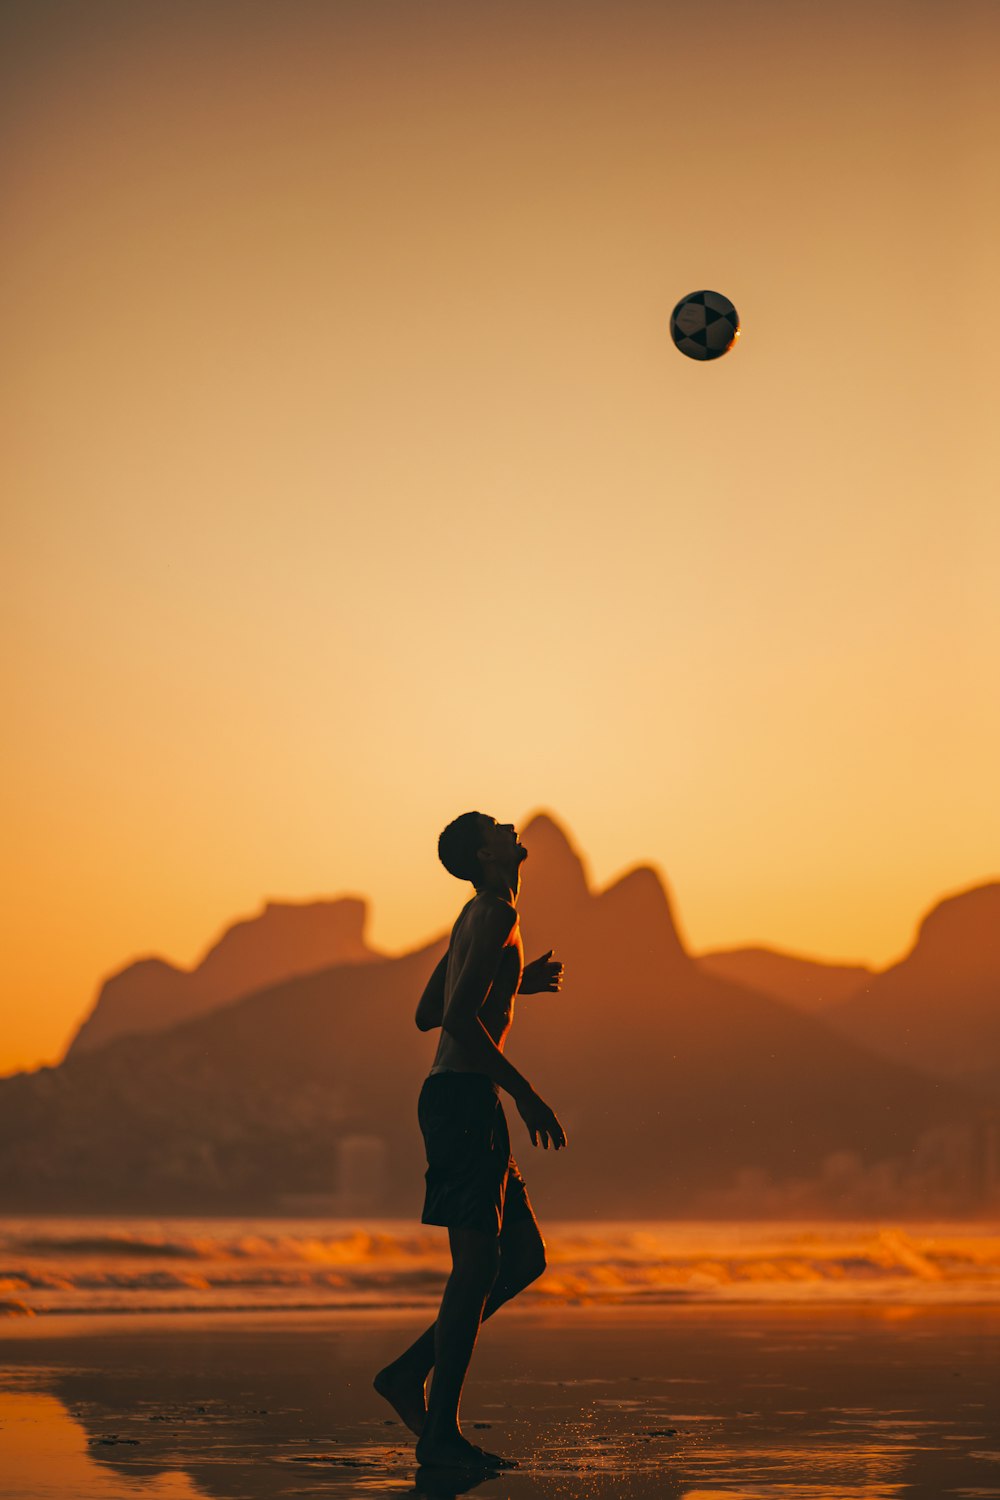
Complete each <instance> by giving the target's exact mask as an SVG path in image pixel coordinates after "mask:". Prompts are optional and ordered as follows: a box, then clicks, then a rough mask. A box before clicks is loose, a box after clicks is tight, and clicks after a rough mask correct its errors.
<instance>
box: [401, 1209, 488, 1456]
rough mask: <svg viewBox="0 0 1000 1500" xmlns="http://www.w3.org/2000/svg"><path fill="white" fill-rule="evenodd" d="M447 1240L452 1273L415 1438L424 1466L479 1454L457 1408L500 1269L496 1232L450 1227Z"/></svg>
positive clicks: (438, 1316) (443, 1303)
mask: <svg viewBox="0 0 1000 1500" xmlns="http://www.w3.org/2000/svg"><path fill="white" fill-rule="evenodd" d="M448 1238H449V1240H450V1242H451V1275H450V1276H449V1277H448V1281H447V1284H446V1285H445V1289H444V1296H443V1297H442V1298H441V1309H440V1311H439V1312H438V1315H437V1322H436V1323H435V1325H434V1380H433V1382H432V1384H431V1394H430V1400H429V1401H428V1403H427V1420H426V1421H425V1423H424V1427H423V1431H422V1432H421V1434H420V1438H419V1440H418V1442H417V1461H418V1462H419V1463H422V1464H424V1463H426V1464H434V1463H456V1462H461V1461H462V1460H463V1459H464V1460H465V1461H466V1462H468V1461H469V1460H470V1459H471V1458H472V1457H473V1456H474V1454H475V1453H476V1452H477V1450H476V1448H475V1447H474V1445H473V1444H472V1443H468V1442H466V1440H465V1439H464V1438H463V1437H462V1433H461V1430H460V1428H459V1425H458V1408H459V1403H460V1401H461V1399H462V1386H463V1385H464V1384H465V1376H466V1373H467V1371H468V1368H469V1362H470V1360H471V1359H472V1351H473V1349H474V1348H475V1347H476V1339H477V1337H478V1335H479V1325H480V1323H481V1321H482V1316H483V1308H484V1307H485V1305H486V1299H487V1297H488V1296H489V1294H490V1291H491V1289H492V1287H493V1284H494V1282H495V1281H496V1278H497V1272H498V1271H499V1269H500V1247H499V1245H498V1243H497V1238H496V1236H495V1235H491V1234H485V1233H483V1232H482V1231H481V1230H478V1229H449V1230H448Z"/></svg>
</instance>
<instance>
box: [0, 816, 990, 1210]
mask: <svg viewBox="0 0 1000 1500" xmlns="http://www.w3.org/2000/svg"><path fill="white" fill-rule="evenodd" d="M522 837H523V841H524V843H525V845H526V847H527V848H528V850H529V858H528V860H527V862H526V864H525V867H524V872H523V879H524V888H523V892H522V897H521V903H520V906H521V913H522V930H523V934H524V940H525V945H526V949H527V956H528V957H529V958H530V957H533V956H535V955H537V954H538V953H540V952H542V951H544V950H545V949H547V948H549V947H554V948H555V950H556V953H557V954H558V956H560V957H561V958H562V959H563V960H564V962H565V964H566V979H565V984H564V988H563V990H562V992H561V993H560V994H556V995H537V996H536V995H526V996H522V997H520V998H519V999H518V1001H517V1022H516V1026H515V1029H514V1032H513V1033H512V1036H511V1041H510V1044H509V1048H508V1050H509V1054H510V1056H511V1057H512V1059H513V1060H514V1061H515V1062H516V1063H517V1064H518V1066H519V1067H520V1068H521V1069H522V1070H523V1071H524V1072H525V1073H526V1074H527V1075H528V1076H529V1077H530V1079H531V1080H532V1082H533V1084H534V1085H535V1087H536V1088H537V1089H538V1090H539V1092H540V1093H541V1094H542V1095H543V1097H545V1098H547V1099H548V1100H549V1102H550V1103H551V1104H552V1105H553V1106H554V1107H555V1109H556V1110H557V1112H558V1113H559V1115H560V1118H561V1119H562V1120H563V1123H564V1124H565V1125H566V1127H567V1130H568V1132H569V1136H570V1145H569V1148H568V1149H567V1150H566V1151H565V1152H559V1153H558V1154H557V1153H555V1152H552V1151H549V1152H543V1151H541V1150H536V1151H533V1150H532V1148H531V1146H530V1143H529V1142H528V1139H527V1135H526V1132H525V1130H524V1127H523V1125H522V1123H521V1121H520V1120H519V1118H518V1116H517V1112H516V1107H515V1106H514V1104H513V1102H512V1101H511V1100H510V1099H509V1097H505V1105H506V1108H507V1113H508V1117H509V1119H510V1122H511V1132H512V1138H513V1144H514V1151H515V1153H516V1155H517V1156H518V1158H519V1160H520V1162H521V1165H522V1167H523V1169H524V1171H525V1174H526V1176H527V1177H528V1180H529V1184H530V1185H531V1189H532V1195H533V1198H534V1199H535V1202H536V1206H537V1208H538V1210H539V1212H540V1213H542V1214H543V1215H549V1216H552V1215H561V1216H565V1217H571V1218H582V1219H589V1218H625V1217H634V1216H639V1217H643V1216H648V1217H657V1216H667V1217H669V1216H674V1215H679V1214H695V1215H697V1214H698V1213H700V1212H704V1213H711V1212H713V1211H716V1210H717V1211H719V1212H720V1213H721V1212H729V1211H732V1210H733V1208H734V1205H735V1207H736V1210H737V1211H738V1212H741V1213H746V1214H750V1215H751V1216H753V1215H767V1214H768V1213H774V1214H780V1213H781V1212H782V1211H783V1210H788V1211H791V1212H795V1213H797V1212H802V1211H806V1212H824V1211H825V1212H833V1213H837V1212H843V1213H847V1214H854V1213H858V1212H873V1211H874V1212H877V1211H880V1209H882V1210H884V1211H886V1212H889V1211H914V1210H916V1209H919V1207H920V1206H921V1205H925V1206H928V1207H929V1208H930V1209H931V1210H932V1211H943V1210H946V1209H947V1205H948V1204H954V1205H957V1204H961V1205H964V1206H965V1207H969V1206H970V1205H971V1206H975V1204H976V1203H978V1201H979V1196H981V1193H982V1188H983V1183H982V1180H981V1178H982V1171H981V1156H982V1151H981V1144H982V1142H981V1138H980V1137H981V1125H980V1120H981V1115H980V1113H979V1112H981V1110H982V1108H983V1104H984V1101H983V1100H982V1099H981V1098H979V1097H973V1096H971V1095H970V1094H969V1092H968V1091H967V1090H965V1089H959V1088H957V1087H954V1086H952V1085H949V1084H947V1083H944V1082H940V1081H937V1082H936V1081H933V1080H931V1079H929V1078H928V1077H927V1076H926V1075H922V1074H920V1073H918V1072H915V1071H914V1070H912V1069H911V1068H908V1067H904V1066H901V1065H899V1064H897V1063H892V1062H889V1061H887V1060H884V1059H882V1058H880V1057H878V1056H876V1055H874V1054H873V1053H871V1052H869V1051H867V1050H865V1049H863V1048H862V1047H860V1046H859V1045H857V1044H856V1043H855V1042H853V1041H851V1040H849V1039H847V1038H844V1037H841V1036H839V1035H836V1034H834V1033H832V1032H831V1031H830V1030H829V1028H828V1027H827V1026H826V1025H825V1023H823V1022H822V1021H820V1020H817V1019H815V1018H813V1017H811V1016H808V1015H804V1014H802V1013H801V1011H799V1010H797V1009H796V1008H795V1007H793V1006H791V1005H789V1004H787V1003H785V1002H782V1001H780V1000H778V999H776V998H774V997H773V996H769V995H764V994H760V993H757V992H755V991H753V990H751V989H748V988H746V987H744V986H740V985H735V984H732V983H729V982H727V981H724V980H722V979H719V978H717V977H715V976H714V975H712V974H711V973H707V972H706V971H705V970H704V969H703V968H702V967H701V966H700V965H699V964H698V963H697V962H695V961H694V960H693V959H691V958H690V957H689V955H688V954H687V953H686V951H685V949H684V946H683V943H682V941H681V938H680V936H679V933H678V930H677V924H676V921H675V918H674V914H673V910H672V903H671V899H670V896H669V894H668V891H667V890H666V888H665V886H664V884H663V882H662V880H661V879H660V878H659V876H658V875H657V874H656V872H655V871H654V870H652V869H650V868H648V867H639V868H637V869H635V870H633V871H632V872H630V873H629V874H626V875H625V876H624V877H623V878H622V879H620V880H619V881H617V882H615V883H614V884H613V885H612V886H610V887H608V888H607V889H606V890H603V891H599V892H595V891H593V890H592V889H591V888H590V886H589V883H588V881H587V878H586V872H585V870H584V868H583V864H582V861H581V860H580V858H579V856H578V854H577V853H576V851H575V850H574V849H573V847H572V845H571V844H570V842H569V840H568V839H567V838H566V836H565V835H564V834H563V832H562V831H561V830H560V829H559V827H558V825H557V824H556V823H555V822H554V821H553V820H552V819H551V818H550V817H548V816H545V815H542V816H539V817H537V818H535V819H534V820H533V821H532V822H531V823H530V824H529V825H528V826H527V827H526V828H525V829H524V831H523V834H522ZM455 895H456V903H455V905H456V912H457V910H458V908H459V906H460V904H461V902H462V901H463V900H464V899H465V895H466V889H465V888H463V887H461V886H459V885H458V884H457V883H456V887H455ZM443 951H444V939H440V940H438V941H436V942H434V943H432V944H430V945H429V946H428V947H426V948H424V949H422V950H420V951H418V952H415V953H412V954H410V955H407V956H405V957H402V958H396V959H381V960H374V961H370V962H368V963H364V964H348V965H345V964H339V965H337V966H336V967H333V968H328V969H325V970H322V971H319V972H316V973H312V974H308V975H306V976H303V977H298V978H292V979H285V980H282V981H281V982H280V983H278V984H275V985H273V986H271V987H270V988H266V989H257V990H256V991H255V992H254V993H252V994H249V995H246V996H244V997H243V998H241V999H237V1000H235V1001H232V1002H231V1003H229V1004H228V1005H226V1006H224V1007H218V1006H216V1007H215V1008H213V1009H212V1010H211V1011H209V1012H208V1013H207V1014H203V1015H200V1016H197V1017H194V1018H191V1019H189V1020H187V1021H184V1022H182V1023H180V1024H177V1025H175V1026H173V1027H172V1028H170V1029H169V1030H167V1031H164V1032H161V1033H159V1034H157V1035H156V1036H149V1035H136V1034H133V1035H130V1036H120V1037H118V1038H116V1039H114V1040H112V1041H110V1042H109V1043H107V1044H106V1045H105V1046H103V1047H101V1048H99V1049H96V1050H91V1051H86V1050H81V1051H80V1052H78V1053H75V1054H74V1055H73V1056H71V1057H70V1058H68V1059H67V1061H66V1062H65V1063H63V1064H62V1065H61V1066H60V1067H58V1068H54V1069H51V1068H49V1069H41V1070H39V1071H38V1072H37V1073H33V1074H19V1075H16V1076H15V1077H13V1078H10V1079H6V1080H0V1198H2V1201H3V1202H4V1204H5V1206H6V1207H7V1209H8V1211H9V1212H27V1211H38V1210H45V1209H59V1210H62V1211H77V1212H82V1211H87V1210H89V1211H109V1212H116V1211H117V1212H122V1211H129V1210H131V1211H147V1212H192V1213H194V1212H220V1213H221V1212H241V1213H242V1212H247V1213H250V1212H255V1213H256V1212H259V1213H266V1212H276V1211H278V1212H280V1211H282V1210H287V1211H290V1212H301V1211H303V1210H304V1209H305V1208H308V1207H309V1206H310V1205H314V1206H315V1207H316V1209H317V1211H324V1212H345V1213H353V1212H369V1213H372V1214H402V1215H405V1216H416V1215H417V1214H418V1212H419V1205H420V1201H421V1194H422V1187H423V1170H424V1161H423V1156H422V1143H421V1140H420V1136H419V1132H418V1130H417V1125H416V1116H415V1110H416V1099H417V1094H418V1092H419V1089H420V1084H421V1081H422V1079H423V1077H424V1076H425V1074H426V1071H427V1067H428V1064H429V1062H430V1059H431V1057H432V1056H433V1052H434V1048H435V1046H436V1041H437V1036H436V1034H432V1035H430V1036H427V1035H424V1034H421V1033H419V1032H417V1030H416V1028H415V1026H414V1024H413V1011H414V1008H415V1005H416V1001H417V998H418V997H419V994H420V991H421V988H422V986H423V983H424V982H425V979H426V977H427V975H428V974H429V973H430V970H431V968H432V967H433V965H434V963H435V962H436V960H437V958H438V957H439V955H440V954H441V953H442V952H443ZM977 1131H979V1132H980V1133H979V1134H977Z"/></svg>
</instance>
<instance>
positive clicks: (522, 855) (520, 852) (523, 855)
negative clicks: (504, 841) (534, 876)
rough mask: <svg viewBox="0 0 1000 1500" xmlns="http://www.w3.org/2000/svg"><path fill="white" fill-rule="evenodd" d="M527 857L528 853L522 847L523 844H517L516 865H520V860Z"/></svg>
mask: <svg viewBox="0 0 1000 1500" xmlns="http://www.w3.org/2000/svg"><path fill="white" fill-rule="evenodd" d="M527 857H528V851H527V849H526V848H525V847H524V845H523V844H518V846H517V858H518V863H520V862H521V861H522V860H525V859H527Z"/></svg>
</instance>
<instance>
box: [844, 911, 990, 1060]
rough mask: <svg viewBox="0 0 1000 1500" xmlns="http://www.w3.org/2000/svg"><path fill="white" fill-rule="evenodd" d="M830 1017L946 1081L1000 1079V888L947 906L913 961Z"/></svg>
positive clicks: (936, 914)
mask: <svg viewBox="0 0 1000 1500" xmlns="http://www.w3.org/2000/svg"><path fill="white" fill-rule="evenodd" d="M826 1016H827V1020H828V1021H829V1023H830V1025H831V1026H833V1027H835V1028H836V1030H837V1031H838V1032H839V1033H841V1034H842V1035H844V1036H847V1037H850V1038H851V1039H852V1040H854V1041H856V1042H858V1043H859V1044H860V1045H861V1046H864V1047H869V1048H871V1049H872V1050H873V1051H875V1052H878V1053H880V1054H881V1055H882V1056H883V1057H888V1058H892V1059H893V1060H894V1061H897V1062H904V1063H907V1064H909V1065H910V1066H912V1067H916V1068H922V1069H924V1070H926V1071H927V1072H928V1073H933V1074H935V1075H937V1076H939V1077H942V1078H950V1079H960V1078H970V1079H971V1078H978V1079H980V1081H984V1080H987V1079H989V1078H990V1077H995V1078H997V1079H1000V882H990V883H988V884H986V885H980V886H974V887H973V888H972V889H971V890H967V891H962V892H960V893H959V894H957V895H954V896H949V897H947V898H946V899H945V900H943V901H940V902H939V903H938V904H937V905H936V906H935V907H934V908H933V910H932V911H931V912H929V913H928V915H927V916H926V917H925V918H924V919H923V921H922V922H921V924H920V928H919V930H918V933H917V938H916V941H915V943H914V945H913V947H912V949H911V950H910V952H909V953H908V954H907V955H906V957H905V958H904V959H903V960H902V961H901V962H900V963H898V964H894V965H893V967H892V968H891V969H886V970H885V971H884V972H883V973H881V974H875V975H873V976H872V978H871V979H870V980H869V981H868V982H867V983H866V984H865V985H864V986H863V987H862V989H861V990H860V991H859V992H858V993H857V994H855V995H852V996H850V997H849V998H848V999H846V1000H843V1001H841V1002H840V1003H839V1004H837V1005H834V1006H832V1007H831V1008H830V1010H829V1011H827V1013H826Z"/></svg>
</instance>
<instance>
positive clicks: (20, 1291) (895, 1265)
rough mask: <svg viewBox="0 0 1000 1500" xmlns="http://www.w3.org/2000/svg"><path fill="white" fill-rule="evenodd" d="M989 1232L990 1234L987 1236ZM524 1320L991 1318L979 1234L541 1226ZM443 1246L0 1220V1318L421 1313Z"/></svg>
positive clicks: (339, 1228)
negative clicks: (649, 1310)
mask: <svg viewBox="0 0 1000 1500" xmlns="http://www.w3.org/2000/svg"><path fill="white" fill-rule="evenodd" d="M991 1231H992V1232H991ZM545 1234H546V1244H547V1255H548V1263H549V1268H548V1270H547V1272H546V1274H545V1275H544V1276H543V1277H542V1278H541V1279H540V1280H539V1281H538V1282H536V1283H535V1284H534V1285H533V1286H532V1287H530V1288H529V1289H528V1291H526V1292H525V1293H524V1294H523V1296H522V1297H521V1298H519V1299H518V1305H519V1306H523V1307H525V1308H528V1307H532V1306H533V1307H535V1308H536V1309H537V1308H539V1307H544V1306H551V1305H558V1304H570V1305H609V1306H614V1305H630V1306H652V1305H658V1304H659V1305H665V1304H669V1303H676V1302H717V1303H725V1302H741V1303H772V1304H774V1303H789V1302H794V1303H799V1304H808V1303H816V1304H824V1303H826V1304H828V1303H835V1302H848V1301H849V1302H859V1301H864V1302H877V1303H905V1304H915V1303H919V1304H958V1303H961V1304H966V1305H968V1304H970V1303H985V1302H992V1303H998V1302H1000V1233H997V1232H996V1230H995V1226H991V1225H985V1224H982V1225H980V1224H949V1223H943V1224H920V1225H912V1224H909V1225H893V1226H886V1225H879V1224H843V1223H836V1224H824V1223H812V1224H806V1223H802V1224H791V1223H783V1224H764V1223H693V1222H680V1223H628V1224H593V1223H589V1224H571V1223H561V1224H559V1223H557V1224H553V1225H552V1226H550V1227H549V1226H547V1227H546V1229H545ZM447 1269H448V1255H447V1238H446V1234H445V1231H444V1230H441V1229H425V1228H422V1227H417V1228H416V1229H414V1228H413V1226H412V1225H409V1224H404V1223H400V1222H396V1221H383V1222H380V1223H372V1224H368V1225H361V1224H358V1223H357V1222H351V1223H347V1222H345V1221H338V1220H328V1221H319V1220H308V1221H305V1220H303V1221H291V1220H266V1219H259V1220H244V1221H234V1220H228V1219H227V1220H212V1219H199V1220H179V1219H171V1220H148V1219H121V1220H116V1221H113V1222H110V1223H109V1222H108V1221H107V1220H83V1219H77V1220H67V1219H33V1220H27V1219H19V1220H13V1219H6V1220H0V1316H3V1315H4V1314H7V1315H9V1316H12V1317H17V1316H29V1317H30V1316H32V1315H44V1314H53V1313H112V1312H164V1313H166V1312H180V1311H183V1312H192V1311H220V1312H221V1311H236V1310H239V1311H241V1312H246V1311H251V1310H258V1311H274V1310H288V1311H290V1310H293V1309H294V1310H305V1309H316V1310H320V1309H334V1308H339V1309H365V1308H366V1309H375V1308H392V1307H417V1306H427V1307H433V1306H434V1305H435V1304H436V1302H437V1300H438V1298H439V1296H440V1292H441V1287H442V1285H443V1281H444V1278H445V1276H446V1274H447Z"/></svg>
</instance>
